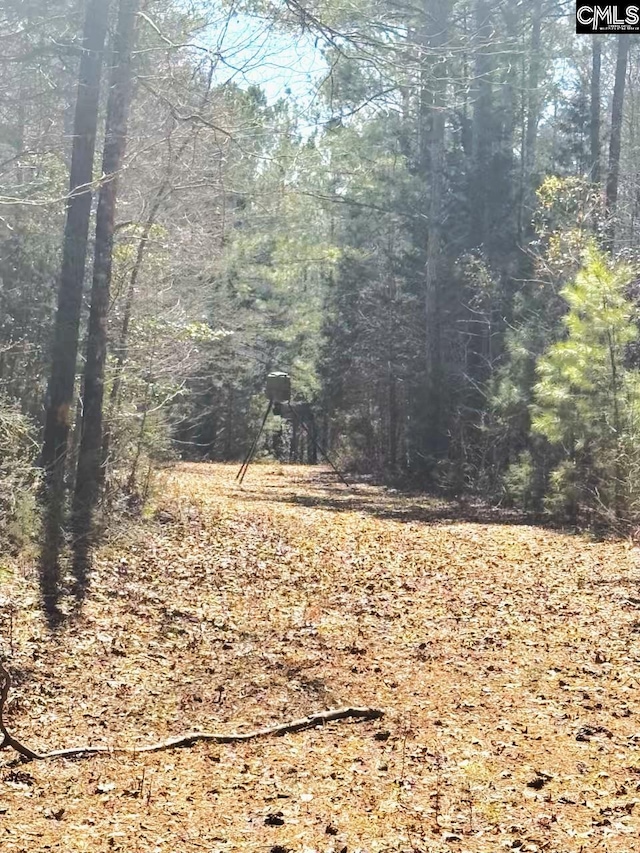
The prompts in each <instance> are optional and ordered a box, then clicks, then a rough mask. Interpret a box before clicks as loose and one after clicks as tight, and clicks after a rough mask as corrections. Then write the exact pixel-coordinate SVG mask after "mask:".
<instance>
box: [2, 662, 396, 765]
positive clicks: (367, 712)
mask: <svg viewBox="0 0 640 853" xmlns="http://www.w3.org/2000/svg"><path fill="white" fill-rule="evenodd" d="M0 677H2V688H1V690H0V734H2V741H0V750H2V749H7V748H11V749H15V751H16V752H18V753H20V755H22V756H24V757H25V758H29V759H31V760H35V761H45V760H46V759H48V758H72V757H74V756H89V755H115V754H122V753H129V754H132V755H135V754H136V753H139V752H160V751H162V750H164V749H176V748H178V747H185V746H193V745H194V744H195V743H197V742H198V741H211V742H213V743H242V742H243V741H247V740H253V739H254V738H259V737H267V736H269V735H284V734H288V733H289V732H301V731H303V730H304V729H312V728H314V727H315V726H320V725H323V724H324V723H331V722H333V721H335V720H346V719H347V718H349V717H351V718H356V719H361V720H377V719H379V718H380V717H382V716H384V711H381V710H380V709H379V708H336V709H334V710H331V711H319V712H318V713H316V714H310V715H309V716H308V717H302V718H301V719H299V720H292V721H291V722H289V723H280V724H279V725H276V726H268V727H267V728H264V729H255V730H254V731H252V732H231V733H230V734H223V733H222V732H187V733H186V734H182V735H178V736H177V737H172V738H168V739H167V740H163V741H161V742H160V743H152V744H149V745H148V746H115V747H110V746H77V747H74V748H72V749H56V750H53V752H43V753H38V752H34V751H33V750H32V749H30V748H29V747H28V746H25V745H24V744H23V743H20V741H19V740H16V738H14V737H13V735H12V734H10V732H8V731H7V727H6V725H5V722H4V707H5V704H6V701H7V697H8V695H9V689H10V688H11V676H10V675H9V672H8V671H7V669H6V668H5V667H4V665H3V664H2V663H1V662H0Z"/></svg>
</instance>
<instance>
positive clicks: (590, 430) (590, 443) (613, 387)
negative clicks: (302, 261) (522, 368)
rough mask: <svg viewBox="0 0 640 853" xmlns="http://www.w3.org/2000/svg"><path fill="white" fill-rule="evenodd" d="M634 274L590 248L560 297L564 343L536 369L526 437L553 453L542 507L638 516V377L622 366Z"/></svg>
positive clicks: (632, 318) (633, 326) (632, 311)
mask: <svg viewBox="0 0 640 853" xmlns="http://www.w3.org/2000/svg"><path fill="white" fill-rule="evenodd" d="M632 279H633V272H632V270H631V269H630V268H629V267H628V266H626V265H622V264H616V265H613V264H611V263H610V262H609V261H608V259H607V258H606V256H605V255H603V254H602V253H601V252H599V251H598V250H597V249H596V248H595V246H593V245H591V246H589V247H588V248H587V250H586V251H585V255H584V265H583V267H582V269H581V270H580V271H579V272H578V274H577V275H576V277H575V279H574V281H572V282H571V283H570V284H568V285H567V286H566V287H564V288H563V290H562V291H561V295H562V297H563V299H564V300H565V301H566V304H567V307H568V311H567V313H566V315H565V317H564V319H563V328H564V336H563V338H562V339H561V340H559V341H556V342H555V343H553V344H552V345H551V346H550V347H549V348H548V349H547V351H546V352H545V353H544V355H543V356H542V357H541V358H540V359H539V360H538V363H537V382H536V384H535V387H534V402H533V406H532V410H531V414H532V421H531V424H532V431H533V433H534V435H535V434H539V435H541V436H543V437H544V438H545V439H546V440H547V441H548V442H549V444H550V445H551V447H552V448H553V452H554V453H555V454H556V456H557V461H556V464H555V466H554V469H553V471H552V473H551V476H550V478H549V488H548V493H547V506H548V508H549V509H550V510H551V511H553V512H554V513H559V512H560V513H565V514H566V515H567V516H568V517H570V518H577V517H579V516H580V515H581V514H582V513H583V512H585V511H586V512H587V513H588V514H594V513H595V514H598V515H603V514H604V515H607V516H610V515H612V514H613V515H615V516H617V517H621V516H625V515H629V514H630V513H633V512H634V511H635V510H636V509H637V505H638V499H639V497H640V495H639V494H638V488H637V486H636V484H635V482H636V479H637V477H636V475H637V473H638V466H639V465H640V444H639V442H638V438H639V435H638V429H639V426H640V421H639V416H640V373H639V372H638V370H637V369H635V368H634V367H630V366H629V365H628V350H629V346H630V345H631V344H632V343H633V342H634V341H635V340H636V339H637V337H638V328H637V308H636V306H635V304H634V303H633V302H632V301H631V299H630V298H629V297H628V295H627V289H628V285H629V283H630V282H631V281H632Z"/></svg>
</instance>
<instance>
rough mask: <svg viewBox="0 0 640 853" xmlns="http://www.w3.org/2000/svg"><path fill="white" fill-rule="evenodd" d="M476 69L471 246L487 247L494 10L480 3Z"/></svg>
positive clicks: (476, 32) (476, 14) (477, 18)
mask: <svg viewBox="0 0 640 853" xmlns="http://www.w3.org/2000/svg"><path fill="white" fill-rule="evenodd" d="M474 23H475V34H474V40H475V42H476V44H475V67H474V78H475V79H474V82H473V88H472V95H473V122H472V144H471V168H470V172H471V176H472V178H471V187H470V191H471V217H470V226H471V233H470V235H469V242H470V245H471V246H473V247H474V248H475V247H478V246H484V244H485V241H486V239H487V231H488V223H487V213H488V204H487V202H488V199H487V196H488V192H489V189H490V188H489V183H488V182H489V181H490V180H491V175H490V163H491V149H492V134H493V132H494V127H493V91H492V90H493V86H492V82H491V75H492V71H493V66H494V52H495V51H494V48H493V47H492V44H491V36H492V31H493V26H492V22H491V6H490V4H489V3H488V2H487V0H477V3H476V8H475V22H474Z"/></svg>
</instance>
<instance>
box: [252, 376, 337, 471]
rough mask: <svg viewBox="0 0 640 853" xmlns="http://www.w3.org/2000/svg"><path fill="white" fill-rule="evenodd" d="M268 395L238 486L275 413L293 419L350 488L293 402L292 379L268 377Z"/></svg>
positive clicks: (287, 377)
mask: <svg viewBox="0 0 640 853" xmlns="http://www.w3.org/2000/svg"><path fill="white" fill-rule="evenodd" d="M265 391H266V395H267V399H268V400H269V403H268V405H267V410H266V412H265V413H264V417H263V418H262V423H261V424H260V429H259V430H258V432H257V433H256V435H255V438H254V439H253V441H252V442H251V446H250V448H249V452H248V453H247V455H246V456H245V458H244V460H243V462H242V465H241V466H240V470H239V471H238V473H237V474H236V480H237V481H238V485H240V486H241V485H242V481H243V480H244V478H245V474H246V473H247V471H248V470H249V465H250V464H251V460H252V459H253V456H254V454H255V452H256V448H257V447H258V442H259V441H260V436H261V435H262V433H263V432H264V427H265V424H266V423H267V418H268V417H269V415H270V414H271V412H272V411H273V413H274V414H276V415H283V416H286V417H288V418H290V419H291V421H292V422H293V423H294V424H295V425H296V426H299V427H301V428H302V429H303V430H304V433H305V435H306V436H307V437H308V439H309V441H310V442H311V443H312V444H313V446H314V447H315V449H316V450H317V452H318V453H319V454H320V455H321V456H322V457H324V459H326V460H327V462H328V463H329V465H330V466H331V468H332V469H333V471H334V472H335V474H336V475H337V476H338V477H339V478H340V480H342V482H343V483H344V484H345V486H349V483H348V482H347V481H346V479H345V478H344V475H343V474H342V473H341V472H340V471H339V470H338V468H336V466H335V465H334V463H333V462H332V461H331V459H330V458H329V456H328V454H327V452H326V450H324V448H323V447H322V445H321V444H320V442H319V441H318V439H317V437H316V435H315V431H314V430H310V429H309V425H308V424H307V422H306V420H305V419H304V416H302V415H301V414H300V411H299V408H298V407H297V406H296V404H295V403H292V402H291V379H290V378H289V375H288V374H287V373H270V374H269V375H268V376H267V385H266V389H265Z"/></svg>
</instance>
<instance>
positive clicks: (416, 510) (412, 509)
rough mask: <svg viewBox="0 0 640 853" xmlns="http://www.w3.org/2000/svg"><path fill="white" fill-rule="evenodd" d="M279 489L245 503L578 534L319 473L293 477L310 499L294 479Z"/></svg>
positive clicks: (492, 509) (248, 495)
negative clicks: (348, 484)
mask: <svg viewBox="0 0 640 853" xmlns="http://www.w3.org/2000/svg"><path fill="white" fill-rule="evenodd" d="M273 479H274V481H277V480H279V483H277V482H274V486H273V488H271V487H267V488H264V487H262V488H258V489H256V490H252V489H251V487H250V486H249V487H248V488H247V487H245V488H243V489H242V500H244V501H248V502H254V501H255V502H262V501H273V502H278V503H287V504H293V505H297V506H303V507H310V508H314V509H321V510H326V511H327V512H358V513H363V514H365V515H371V516H374V517H376V518H381V519H386V520H391V521H401V522H417V523H422V524H436V523H437V524H447V523H448V524H458V523H461V522H470V523H474V524H501V525H504V524H506V525H518V526H538V527H540V526H541V527H547V528H551V529H556V530H559V531H563V532H573V531H571V530H569V529H567V528H565V527H563V526H562V525H559V524H557V523H553V522H552V521H551V520H550V519H549V518H548V517H546V516H543V515H541V514H534V513H525V512H522V511H520V510H515V509H510V508H507V507H500V506H495V505H491V504H488V503H485V502H482V501H479V500H475V499H473V498H461V499H457V500H447V499H446V498H442V497H438V496H434V495H429V494H427V493H424V492H408V491H400V490H397V489H387V488H386V487H384V486H371V485H368V484H362V483H355V484H354V485H353V486H351V487H350V488H347V487H346V486H343V485H342V484H340V483H336V482H333V480H334V478H333V477H332V475H331V474H329V473H327V474H324V473H320V472H319V473H318V474H317V475H315V476H314V477H313V478H312V479H309V478H308V477H301V478H293V480H294V482H295V483H297V482H299V483H300V486H301V488H304V489H305V494H302V493H297V492H295V491H294V490H292V478H290V477H287V478H286V479H284V480H283V478H282V477H281V476H276V475H274V477H273Z"/></svg>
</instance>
